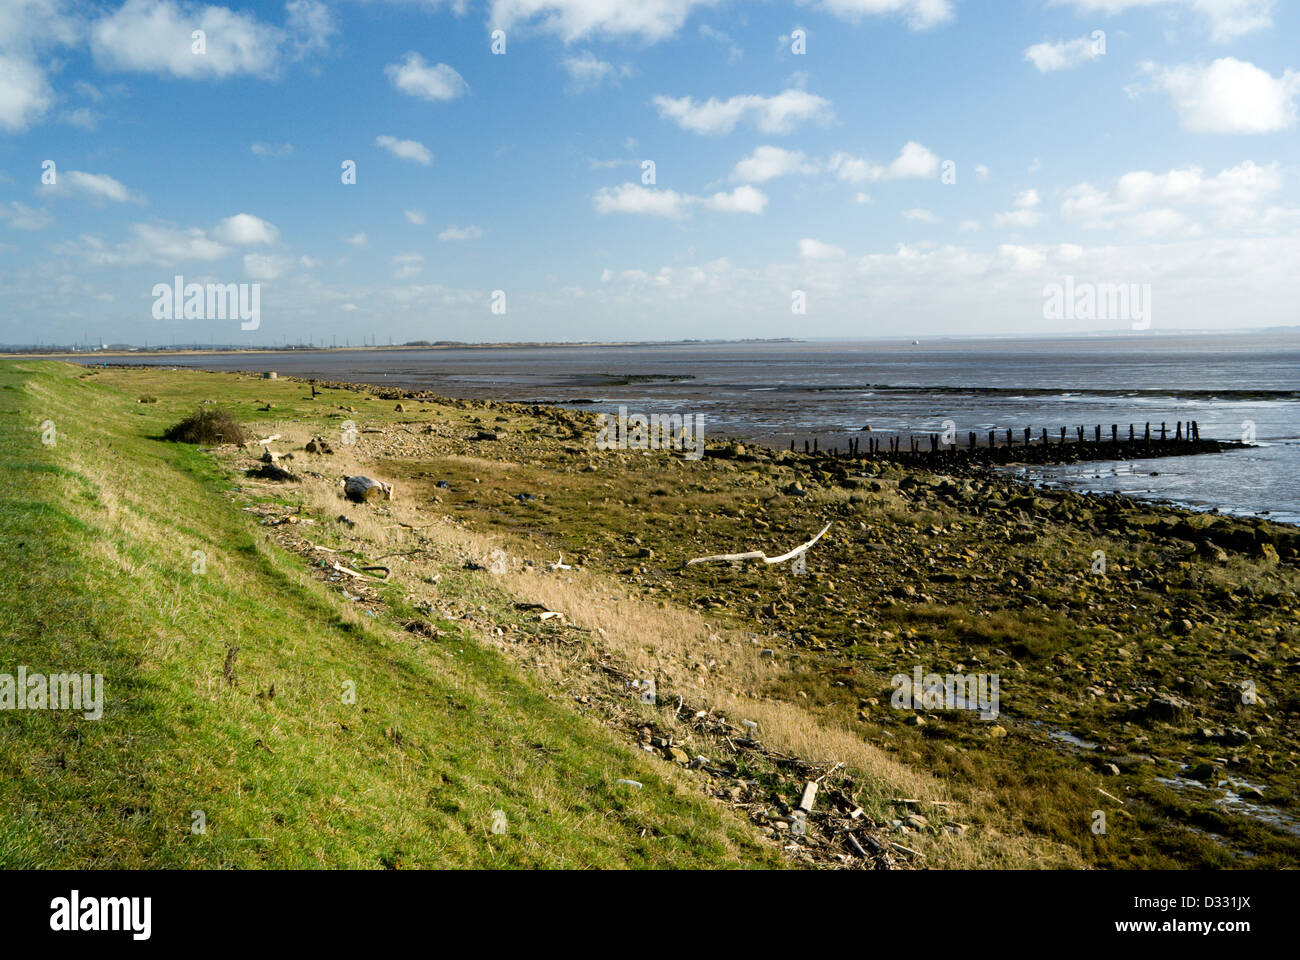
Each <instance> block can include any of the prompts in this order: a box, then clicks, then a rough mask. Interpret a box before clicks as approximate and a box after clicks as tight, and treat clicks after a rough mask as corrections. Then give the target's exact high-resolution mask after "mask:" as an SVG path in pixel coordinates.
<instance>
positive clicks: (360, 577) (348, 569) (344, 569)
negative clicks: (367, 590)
mask: <svg viewBox="0 0 1300 960" xmlns="http://www.w3.org/2000/svg"><path fill="white" fill-rule="evenodd" d="M331 569H333V570H337V571H338V572H339V573H346V574H347V575H348V576H349V577H356V578H357V579H358V580H364V581H366V582H367V583H386V582H387V581H388V578H389V577H390V576H391V575H392V572H391V571H390V570H389V569H388V568H387V567H382V566H377V565H376V566H371V567H362V568H361V569H362V570H382V571H384V575H383V577H382V578H381V577H367V576H366V575H365V574H364V573H358V572H357V571H356V570H353V569H352V568H351V567H345V566H343V564H341V563H339V562H338V561H337V560H335V561H334V565H333V567H332V568H331Z"/></svg>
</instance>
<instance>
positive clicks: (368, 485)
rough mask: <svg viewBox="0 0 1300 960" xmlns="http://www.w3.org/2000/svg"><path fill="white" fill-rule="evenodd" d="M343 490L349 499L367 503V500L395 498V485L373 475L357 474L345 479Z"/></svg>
mask: <svg viewBox="0 0 1300 960" xmlns="http://www.w3.org/2000/svg"><path fill="white" fill-rule="evenodd" d="M343 492H344V493H345V494H347V497H348V499H349V500H353V501H355V502H357V503H365V502H366V501H367V500H391V499H393V485H392V484H391V483H384V481H382V480H375V479H372V478H371V477H363V476H355V477H346V478H345V479H344V480H343Z"/></svg>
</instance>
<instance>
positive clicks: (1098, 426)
mask: <svg viewBox="0 0 1300 960" xmlns="http://www.w3.org/2000/svg"><path fill="white" fill-rule="evenodd" d="M1095 436H1096V438H1097V443H1101V424H1100V423H1099V424H1097V429H1096V433H1095Z"/></svg>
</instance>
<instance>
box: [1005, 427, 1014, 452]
mask: <svg viewBox="0 0 1300 960" xmlns="http://www.w3.org/2000/svg"><path fill="white" fill-rule="evenodd" d="M1007 446H1008V447H1012V446H1015V441H1013V440H1012V439H1011V428H1010V427H1007Z"/></svg>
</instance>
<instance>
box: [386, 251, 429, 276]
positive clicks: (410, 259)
mask: <svg viewBox="0 0 1300 960" xmlns="http://www.w3.org/2000/svg"><path fill="white" fill-rule="evenodd" d="M393 266H394V267H396V268H397V269H396V270H394V271H393V279H394V280H405V279H406V278H407V277H413V276H415V275H416V274H417V273H419V272H420V271H421V270H423V269H424V257H423V256H422V255H421V254H418V253H399V254H398V255H397V256H395V257H393Z"/></svg>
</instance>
